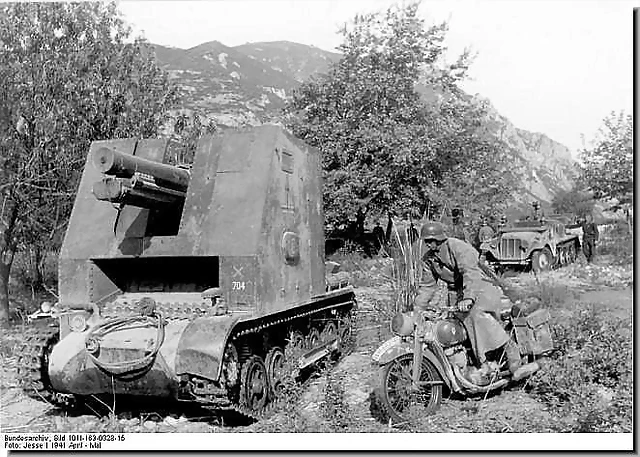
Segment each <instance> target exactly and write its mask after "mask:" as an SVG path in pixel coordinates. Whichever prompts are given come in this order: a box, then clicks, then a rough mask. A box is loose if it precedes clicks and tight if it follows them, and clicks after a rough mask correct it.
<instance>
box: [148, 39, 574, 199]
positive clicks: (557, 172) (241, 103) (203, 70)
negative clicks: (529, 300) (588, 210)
mask: <svg viewBox="0 0 640 457" xmlns="http://www.w3.org/2000/svg"><path fill="white" fill-rule="evenodd" d="M155 50H156V55H157V58H158V61H159V63H160V65H161V66H163V67H164V68H165V69H166V70H167V71H168V72H169V74H170V75H171V77H172V78H173V79H174V81H175V82H176V83H177V84H178V85H179V86H180V87H181V88H182V90H183V91H184V98H183V99H184V104H183V106H182V107H181V109H180V111H181V112H183V113H185V114H191V113H193V112H196V113H198V114H199V115H200V116H201V117H202V118H203V119H206V122H213V123H215V124H217V125H218V126H219V127H222V128H224V127H238V126H243V125H259V124H262V123H265V122H277V121H278V120H279V117H280V115H281V112H282V109H283V108H284V106H285V104H286V101H287V99H288V98H289V97H291V96H292V94H293V91H294V90H295V88H296V87H298V85H299V84H300V83H301V82H302V81H306V80H308V79H309V78H311V77H313V75H317V74H320V73H324V72H326V71H327V69H328V68H329V66H330V64H331V62H334V61H336V60H338V59H339V58H340V54H338V53H335V52H329V51H325V50H322V49H319V48H316V47H313V46H307V45H303V44H299V43H292V42H288V41H276V42H268V43H246V44H243V45H240V46H235V47H229V46H225V45H224V44H222V43H220V42H218V41H211V42H207V43H203V44H201V45H198V46H195V47H193V48H190V49H178V48H168V47H164V46H159V45H155ZM419 89H420V88H419ZM420 92H421V93H422V94H423V96H425V98H427V99H428V94H429V89H426V88H422V90H420ZM473 98H474V99H476V100H478V101H481V102H483V103H486V104H487V105H488V107H489V110H488V121H489V122H488V124H489V125H490V129H491V131H492V132H493V133H494V134H495V135H496V136H498V137H500V138H502V139H503V140H504V141H505V142H506V144H508V145H509V146H511V147H512V148H514V150H515V151H516V154H517V156H518V157H516V159H522V160H516V162H523V167H522V170H521V171H522V174H523V177H524V181H525V187H526V191H525V193H524V194H521V195H516V196H514V198H515V205H514V211H518V210H519V209H520V208H522V206H523V205H524V204H526V203H528V202H530V201H532V200H540V201H541V202H543V207H544V206H548V204H549V202H551V200H552V199H553V196H554V195H555V193H556V192H557V191H558V190H560V189H568V188H569V187H570V186H571V182H572V178H573V175H574V173H575V172H574V168H575V162H574V160H573V159H572V157H571V154H570V153H569V150H568V149H567V148H566V147H565V146H563V145H562V144H560V143H558V142H556V141H554V140H552V139H550V138H549V137H547V136H545V135H544V134H541V133H534V132H528V131H526V130H523V129H519V128H517V127H516V126H514V125H513V124H512V123H511V121H509V119H507V118H506V117H504V116H502V115H501V114H500V113H498V112H497V110H496V109H495V108H494V107H493V106H492V105H491V103H490V101H489V100H487V99H485V98H483V97H481V96H480V95H476V96H474V97H473Z"/></svg>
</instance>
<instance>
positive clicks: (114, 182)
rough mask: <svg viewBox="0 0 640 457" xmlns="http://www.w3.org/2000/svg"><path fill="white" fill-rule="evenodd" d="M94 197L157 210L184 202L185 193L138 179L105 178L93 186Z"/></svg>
mask: <svg viewBox="0 0 640 457" xmlns="http://www.w3.org/2000/svg"><path fill="white" fill-rule="evenodd" d="M93 195H94V196H95V197H96V198H97V199H98V200H100V201H108V202H111V203H123V204H126V205H135V206H139V207H142V208H149V209H155V208H160V207H164V206H165V205H172V204H177V203H181V202H183V201H184V198H185V193H184V192H181V191H178V190H172V189H167V188H163V187H158V186H157V185H156V184H155V183H153V182H150V181H148V180H146V179H140V178H138V177H135V176H134V177H133V178H131V179H129V178H114V177H105V178H104V179H103V180H102V181H98V182H97V183H95V184H94V185H93Z"/></svg>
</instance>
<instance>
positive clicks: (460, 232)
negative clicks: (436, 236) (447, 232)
mask: <svg viewBox="0 0 640 457" xmlns="http://www.w3.org/2000/svg"><path fill="white" fill-rule="evenodd" d="M463 216H464V212H463V211H462V209H461V208H453V209H452V210H451V222H452V223H453V227H452V230H451V236H452V237H454V238H458V239H459V240H462V241H466V242H467V243H471V241H470V240H469V237H468V236H467V232H466V230H465V228H464V225H463V223H462V217H463Z"/></svg>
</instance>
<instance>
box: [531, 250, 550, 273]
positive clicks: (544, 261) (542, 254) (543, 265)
mask: <svg viewBox="0 0 640 457" xmlns="http://www.w3.org/2000/svg"><path fill="white" fill-rule="evenodd" d="M553 262H554V259H553V254H551V251H550V250H549V248H543V249H542V250H540V251H536V252H534V253H533V256H532V257H531V268H532V269H533V271H534V272H536V273H541V272H543V271H549V270H551V267H552V266H553Z"/></svg>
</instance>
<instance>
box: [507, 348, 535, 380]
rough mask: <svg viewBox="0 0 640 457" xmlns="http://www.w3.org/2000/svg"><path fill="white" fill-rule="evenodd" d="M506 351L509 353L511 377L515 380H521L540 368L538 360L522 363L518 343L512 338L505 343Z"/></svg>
mask: <svg viewBox="0 0 640 457" xmlns="http://www.w3.org/2000/svg"><path fill="white" fill-rule="evenodd" d="M504 352H505V354H506V355H507V361H508V363H509V371H510V372H511V379H512V380H514V381H516V382H517V381H520V380H521V379H523V378H526V377H528V376H531V375H532V374H533V373H535V372H536V371H538V370H539V369H540V365H539V364H538V362H531V363H527V364H524V365H522V359H521V358H520V349H519V348H518V345H517V344H516V343H515V342H514V341H513V340H510V341H509V342H507V344H505V345H504Z"/></svg>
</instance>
